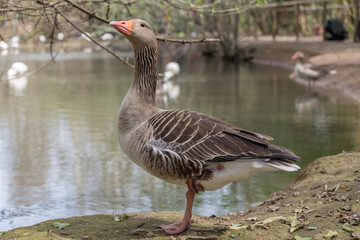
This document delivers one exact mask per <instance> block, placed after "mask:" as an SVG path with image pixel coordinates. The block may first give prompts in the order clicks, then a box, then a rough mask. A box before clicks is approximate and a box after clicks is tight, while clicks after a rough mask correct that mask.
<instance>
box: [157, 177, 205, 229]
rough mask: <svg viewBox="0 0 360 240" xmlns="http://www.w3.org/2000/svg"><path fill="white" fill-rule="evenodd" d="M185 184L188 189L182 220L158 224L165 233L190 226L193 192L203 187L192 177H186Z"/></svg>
mask: <svg viewBox="0 0 360 240" xmlns="http://www.w3.org/2000/svg"><path fill="white" fill-rule="evenodd" d="M186 184H187V186H188V191H187V192H186V210H185V214H184V218H183V220H182V222H180V223H173V224H170V225H160V226H159V227H161V228H162V229H164V230H165V232H166V233H167V234H170V235H172V234H179V233H182V232H183V231H184V230H185V229H189V228H190V226H191V215H192V213H191V211H192V206H193V202H194V197H195V194H196V193H197V192H198V191H199V190H203V188H202V187H201V186H199V185H197V184H196V183H195V182H194V180H192V179H186ZM194 188H195V189H194Z"/></svg>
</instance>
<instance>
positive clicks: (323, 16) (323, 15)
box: [321, 2, 327, 40]
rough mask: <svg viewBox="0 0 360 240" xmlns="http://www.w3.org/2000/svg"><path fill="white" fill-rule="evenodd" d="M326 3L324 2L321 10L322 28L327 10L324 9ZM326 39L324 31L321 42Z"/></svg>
mask: <svg viewBox="0 0 360 240" xmlns="http://www.w3.org/2000/svg"><path fill="white" fill-rule="evenodd" d="M326 4H327V3H326V2H324V8H323V14H322V23H321V24H322V26H324V23H325V21H326V12H327V9H326ZM325 39H326V32H325V31H324V32H323V40H325Z"/></svg>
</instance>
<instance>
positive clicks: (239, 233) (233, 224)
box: [0, 153, 360, 240]
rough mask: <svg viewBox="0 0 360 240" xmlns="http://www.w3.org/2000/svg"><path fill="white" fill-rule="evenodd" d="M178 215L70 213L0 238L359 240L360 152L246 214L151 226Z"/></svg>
mask: <svg viewBox="0 0 360 240" xmlns="http://www.w3.org/2000/svg"><path fill="white" fill-rule="evenodd" d="M182 215H183V214H182V213H177V212H160V213H154V212H149V213H133V214H126V215H124V214H121V215H119V216H114V215H92V216H82V217H71V218H67V219H56V220H49V221H46V222H42V223H40V224H36V225H34V226H31V227H22V228H17V229H14V230H10V231H7V232H4V233H0V239H7V240H8V239H17V240H20V239H21V240H23V239H38V240H42V239H121V240H123V239H124V240H125V239H160V240H161V239H169V240H175V239H178V240H185V239H207V240H211V239H237V240H240V239H244V240H245V239H264V240H268V239H274V240H275V239H276V240H278V239H295V240H309V239H360V226H359V224H360V153H341V154H338V155H335V156H329V157H323V158H319V159H317V160H315V161H314V162H313V163H311V164H310V165H309V166H308V167H306V168H305V169H304V170H302V172H301V173H300V175H299V177H298V179H297V180H296V181H295V182H294V183H293V184H291V185H290V186H288V187H287V188H286V189H284V190H282V191H280V192H277V193H275V194H274V195H273V196H272V197H271V198H270V199H269V200H267V201H266V202H264V203H262V204H261V205H260V206H257V207H254V208H252V209H250V210H248V211H246V212H241V213H240V212H239V213H236V214H233V215H230V216H224V217H216V216H213V217H202V216H193V225H192V228H191V229H190V230H188V231H185V232H184V233H182V234H180V235H177V236H167V235H166V234H165V233H164V232H163V230H162V229H159V228H158V227H157V226H158V225H159V224H168V223H171V222H174V221H179V220H181V218H182ZM59 223H60V226H61V224H63V229H59ZM56 224H57V225H56ZM64 224H65V225H64ZM55 226H58V228H56V227H55ZM60 228H61V227H60Z"/></svg>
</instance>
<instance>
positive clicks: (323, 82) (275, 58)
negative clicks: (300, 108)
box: [243, 40, 360, 103]
mask: <svg viewBox="0 0 360 240" xmlns="http://www.w3.org/2000/svg"><path fill="white" fill-rule="evenodd" d="M243 44H244V46H246V47H247V48H249V49H252V51H254V52H253V54H252V55H253V57H254V58H253V61H254V62H255V63H261V64H268V65H275V66H281V67H285V68H289V69H292V68H293V67H294V65H295V61H293V60H291V56H292V55H293V54H294V52H295V51H298V50H301V51H303V52H304V54H305V61H306V62H310V63H312V65H313V68H314V69H327V70H336V72H337V74H334V75H333V74H328V75H325V76H323V77H322V78H320V79H318V80H316V82H315V87H316V88H323V89H330V90H336V91H339V92H343V93H345V94H346V95H348V96H350V97H351V98H353V99H355V100H356V101H357V102H359V103H360V43H353V42H351V41H345V42H335V41H327V42H323V41H320V40H316V41H302V42H295V41H281V42H280V41H278V42H271V41H256V42H254V41H245V42H244V43H243ZM295 80H296V81H297V82H299V83H301V84H305V85H309V82H308V81H306V80H302V79H295Z"/></svg>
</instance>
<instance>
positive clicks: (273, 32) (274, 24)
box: [271, 9, 277, 42]
mask: <svg viewBox="0 0 360 240" xmlns="http://www.w3.org/2000/svg"><path fill="white" fill-rule="evenodd" d="M271 15H272V30H271V35H272V40H273V42H275V41H276V32H277V12H276V9H274V10H272V11H271Z"/></svg>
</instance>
